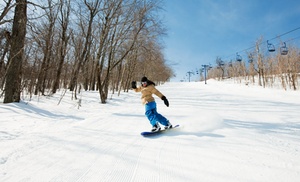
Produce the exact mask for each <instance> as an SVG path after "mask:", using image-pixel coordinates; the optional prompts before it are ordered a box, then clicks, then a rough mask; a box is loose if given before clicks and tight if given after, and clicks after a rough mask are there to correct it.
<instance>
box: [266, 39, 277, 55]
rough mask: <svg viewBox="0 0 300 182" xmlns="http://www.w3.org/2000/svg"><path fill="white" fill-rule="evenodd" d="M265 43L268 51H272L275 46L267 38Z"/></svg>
mask: <svg viewBox="0 0 300 182" xmlns="http://www.w3.org/2000/svg"><path fill="white" fill-rule="evenodd" d="M267 45H268V51H269V52H274V51H275V46H274V45H273V44H271V43H269V41H268V40H267Z"/></svg>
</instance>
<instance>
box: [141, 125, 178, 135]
mask: <svg viewBox="0 0 300 182" xmlns="http://www.w3.org/2000/svg"><path fill="white" fill-rule="evenodd" d="M178 127H179V124H178V125H175V126H173V127H172V128H169V129H161V130H159V131H144V132H142V133H141V135H142V136H143V137H150V136H155V135H158V134H162V133H164V132H167V131H169V130H173V129H176V128H178Z"/></svg>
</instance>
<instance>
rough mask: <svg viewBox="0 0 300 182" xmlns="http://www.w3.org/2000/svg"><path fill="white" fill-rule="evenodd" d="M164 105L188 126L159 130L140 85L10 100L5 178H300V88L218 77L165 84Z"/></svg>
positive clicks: (4, 122)
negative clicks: (108, 94) (103, 98)
mask: <svg viewBox="0 0 300 182" xmlns="http://www.w3.org/2000/svg"><path fill="white" fill-rule="evenodd" d="M157 88H158V89H159V90H160V91H161V92H162V93H163V94H165V95H166V97H167V98H168V99H169V102H170V107H166V106H165V105H164V104H163V102H162V101H161V100H160V99H159V98H157V99H156V101H157V104H158V112H160V113H161V114H163V115H164V116H166V117H167V118H168V119H170V121H171V122H172V123H173V124H180V125H181V127H180V128H179V129H176V130H171V131H169V132H167V133H164V134H163V135H160V136H157V137H152V138H143V137H142V136H141V135H140V133H141V132H142V131H147V130H150V129H151V126H150V124H149V122H148V121H147V119H146V117H145V116H144V107H143V106H142V104H141V102H140V94H139V93H135V92H133V91H130V92H129V93H122V94H121V96H120V97H117V96H113V97H112V99H110V100H108V104H105V105H103V104H101V103H100V101H99V95H98V92H82V95H80V97H81V107H80V108H79V109H78V101H74V100H71V93H68V92H67V93H66V95H65V96H64V97H63V99H62V101H61V103H60V104H59V105H58V103H59V100H60V98H61V96H62V95H60V94H56V95H55V96H53V97H39V98H33V100H32V101H30V102H29V101H24V102H22V103H13V104H2V103H1V104H0V181H1V182H6V181H9V182H16V181H30V182H31V181H36V182H43V181H45V182H48V181H51V182H62V181H63V182H74V181H101V182H102V181H107V182H108V181H136V182H140V181H160V182H169V181H172V182H174V181H195V182H196V181H197V182H198V181H205V182H207V181H213V182H216V181H220V182H224V181H230V182H235V181H236V182H241V181H243V182H245V181H249V182H253V181H257V182H259V181H261V182H266V181H272V182H283V181H288V182H296V181H299V179H300V112H299V111H300V93H299V91H282V90H280V91H279V90H270V89H263V88H250V87H247V86H241V85H236V84H230V83H224V82H217V81H213V80H209V81H208V84H207V85H205V84H204V83H203V82H194V83H166V84H164V85H161V86H158V87H157Z"/></svg>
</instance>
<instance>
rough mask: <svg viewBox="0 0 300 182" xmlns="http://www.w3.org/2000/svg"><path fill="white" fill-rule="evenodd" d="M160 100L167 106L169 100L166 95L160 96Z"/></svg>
mask: <svg viewBox="0 0 300 182" xmlns="http://www.w3.org/2000/svg"><path fill="white" fill-rule="evenodd" d="M161 100H163V101H164V103H165V105H166V106H167V107H169V101H168V99H167V98H166V96H162V97H161Z"/></svg>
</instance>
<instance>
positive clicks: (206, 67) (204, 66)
mask: <svg viewBox="0 0 300 182" xmlns="http://www.w3.org/2000/svg"><path fill="white" fill-rule="evenodd" d="M202 67H203V69H204V82H205V84H207V83H206V75H207V71H208V70H209V69H210V68H211V66H210V65H207V64H204V65H202Z"/></svg>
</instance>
